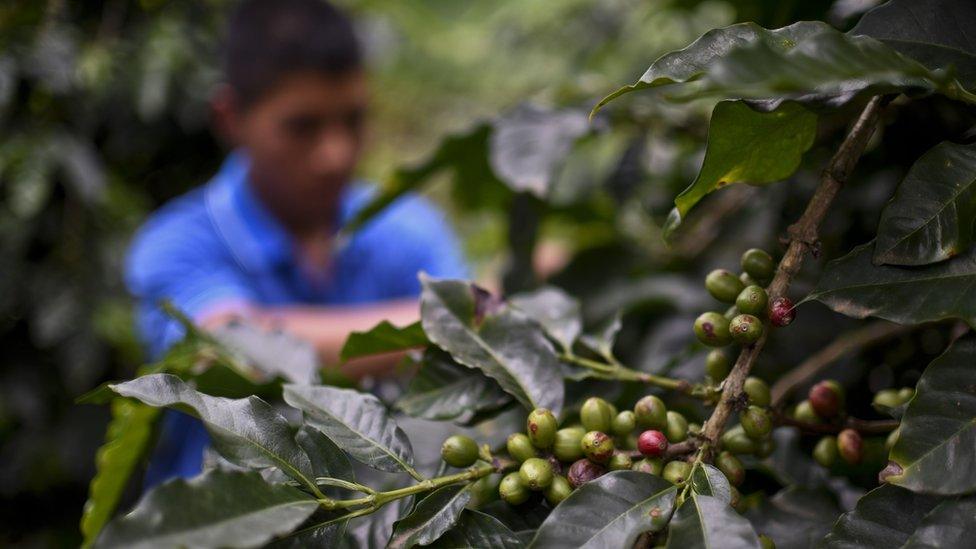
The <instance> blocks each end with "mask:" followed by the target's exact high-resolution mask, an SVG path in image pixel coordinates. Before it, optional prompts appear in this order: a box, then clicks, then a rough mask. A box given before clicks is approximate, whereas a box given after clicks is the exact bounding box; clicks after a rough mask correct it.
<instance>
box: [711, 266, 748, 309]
mask: <svg viewBox="0 0 976 549" xmlns="http://www.w3.org/2000/svg"><path fill="white" fill-rule="evenodd" d="M744 287H745V286H743V285H742V281H741V280H739V277H737V276H735V275H734V274H732V273H730V272H729V271H726V270H725V269H715V270H714V271H712V272H710V273H708V276H706V277H705V289H706V290H708V293H709V294H711V295H712V297H714V298H715V299H717V300H719V301H721V302H723V303H735V298H736V297H738V296H739V293H740V292H741V291H742V289H743V288H744Z"/></svg>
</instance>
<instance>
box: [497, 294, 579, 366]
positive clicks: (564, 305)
mask: <svg viewBox="0 0 976 549" xmlns="http://www.w3.org/2000/svg"><path fill="white" fill-rule="evenodd" d="M509 301H510V302H511V303H512V305H515V306H516V307H518V308H519V309H521V310H522V312H524V313H525V314H527V315H529V317H531V318H532V320H535V321H536V322H538V323H539V324H540V325H541V326H542V329H543V330H545V332H546V334H547V335H548V336H549V337H550V338H552V340H553V341H555V342H556V343H558V344H559V345H560V347H562V349H563V350H565V351H568V350H570V349H572V348H573V343H574V342H576V338H577V337H579V335H580V332H581V331H582V329H583V319H582V317H581V316H580V315H581V313H580V304H579V301H578V300H576V299H575V298H573V297H572V296H570V295H568V294H567V293H566V292H564V291H562V290H560V289H559V288H556V287H553V286H547V287H544V288H540V289H538V290H535V291H532V292H526V293H522V294H517V295H514V296H512V297H511V298H510V299H509Z"/></svg>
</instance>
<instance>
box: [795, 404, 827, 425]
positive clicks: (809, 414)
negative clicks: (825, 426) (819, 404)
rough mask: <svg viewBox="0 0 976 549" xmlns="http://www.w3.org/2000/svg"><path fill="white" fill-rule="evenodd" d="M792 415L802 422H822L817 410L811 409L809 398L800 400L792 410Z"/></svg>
mask: <svg viewBox="0 0 976 549" xmlns="http://www.w3.org/2000/svg"><path fill="white" fill-rule="evenodd" d="M793 417H794V418H795V419H796V420H797V421H802V422H804V423H823V421H822V420H821V419H820V416H818V415H817V412H815V411H814V410H813V405H812V404H810V401H809V400H804V401H801V402H800V403H799V404H797V405H796V409H794V410H793Z"/></svg>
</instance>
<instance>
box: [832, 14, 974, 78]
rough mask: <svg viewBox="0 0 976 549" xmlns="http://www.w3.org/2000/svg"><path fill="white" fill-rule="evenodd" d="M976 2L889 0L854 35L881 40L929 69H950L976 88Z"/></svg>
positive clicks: (861, 21) (860, 21)
mask: <svg viewBox="0 0 976 549" xmlns="http://www.w3.org/2000/svg"><path fill="white" fill-rule="evenodd" d="M973 28H976V3H973V2H970V1H969V0H890V1H889V2H885V3H883V4H881V5H880V6H878V7H876V8H874V9H873V10H871V11H869V12H868V13H866V14H864V16H863V17H861V19H860V20H859V21H858V22H857V25H856V26H855V27H854V29H852V30H851V31H850V33H851V34H865V35H868V36H871V37H874V38H877V39H878V40H881V41H882V42H884V43H885V44H887V45H888V46H890V47H892V48H894V49H895V50H897V51H899V52H900V53H902V54H904V55H906V56H908V57H911V58H912V59H915V60H916V61H918V62H920V63H922V64H923V65H925V66H926V67H928V68H930V69H951V70H952V71H954V72H955V73H956V74H957V75H958V77H959V81H960V82H961V83H962V84H963V85H964V86H966V87H967V88H969V89H972V88H973V87H974V86H976V44H974V43H973V38H972V33H971V29H973Z"/></svg>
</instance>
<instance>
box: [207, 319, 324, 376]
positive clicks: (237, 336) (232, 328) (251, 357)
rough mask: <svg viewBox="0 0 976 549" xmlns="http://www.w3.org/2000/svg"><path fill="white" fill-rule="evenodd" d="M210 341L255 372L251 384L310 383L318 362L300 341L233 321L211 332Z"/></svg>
mask: <svg viewBox="0 0 976 549" xmlns="http://www.w3.org/2000/svg"><path fill="white" fill-rule="evenodd" d="M212 336H213V338H214V339H215V340H216V341H217V342H219V343H220V344H221V345H222V346H223V347H224V348H225V349H226V350H227V352H228V353H230V354H231V355H233V356H234V357H236V358H237V359H238V360H239V361H241V362H243V363H245V364H247V365H250V366H252V367H254V368H255V369H257V370H258V372H259V374H260V375H259V376H258V377H257V379H253V380H252V381H255V382H268V381H271V380H272V379H275V378H281V379H284V380H287V381H289V382H291V383H313V382H315V381H316V379H317V373H318V369H319V359H318V355H317V354H316V352H315V349H314V348H313V347H312V345H311V344H309V343H308V342H307V341H306V340H304V339H299V338H297V337H295V336H293V335H291V334H290V333H288V332H280V331H273V332H269V331H267V330H263V329H260V328H258V327H256V326H254V325H253V324H249V323H246V322H234V323H231V324H227V325H225V326H222V327H220V328H219V329H217V330H214V331H213V332H212Z"/></svg>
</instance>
